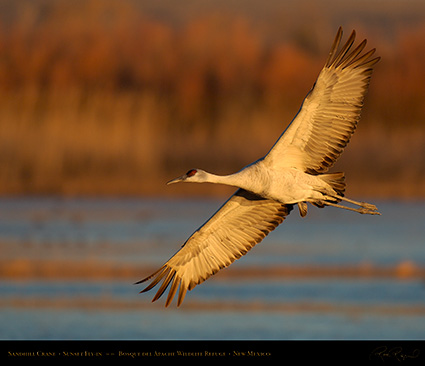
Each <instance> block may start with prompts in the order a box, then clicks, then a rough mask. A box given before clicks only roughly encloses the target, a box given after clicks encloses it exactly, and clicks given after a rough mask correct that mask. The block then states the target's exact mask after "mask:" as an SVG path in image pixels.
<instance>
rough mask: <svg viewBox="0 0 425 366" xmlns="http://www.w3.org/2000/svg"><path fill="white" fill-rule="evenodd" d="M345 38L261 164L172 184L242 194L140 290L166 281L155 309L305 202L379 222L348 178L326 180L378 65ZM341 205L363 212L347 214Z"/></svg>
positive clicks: (193, 173) (196, 174)
mask: <svg viewBox="0 0 425 366" xmlns="http://www.w3.org/2000/svg"><path fill="white" fill-rule="evenodd" d="M341 37H342V30H341V28H340V29H339V30H338V33H337V36H336V38H335V41H334V43H333V46H332V48H331V51H330V53H329V57H328V60H327V61H326V63H325V66H324V68H323V69H322V71H321V72H320V74H319V77H318V78H317V81H316V83H315V84H314V86H313V88H312V89H311V90H310V92H309V93H308V95H307V97H306V98H305V99H304V102H303V105H302V107H301V109H300V111H299V112H298V114H297V115H296V117H295V118H294V119H293V121H292V122H291V123H290V124H289V126H288V127H287V129H286V130H285V131H284V132H283V134H282V135H281V136H280V137H279V139H278V140H277V141H276V143H275V144H274V145H273V147H272V148H271V150H270V151H269V152H268V153H267V154H266V155H265V156H264V157H263V158H261V159H259V160H257V161H256V162H254V163H252V164H250V165H248V166H247V167H245V168H243V169H242V170H240V171H239V172H237V173H234V174H230V175H225V176H219V175H215V174H211V173H207V172H206V171H204V170H201V169H191V170H189V171H188V172H187V173H186V174H184V175H182V176H181V177H179V178H176V179H173V180H172V181H170V182H168V183H169V184H171V183H177V182H193V183H216V184H225V185H230V186H235V187H237V188H238V190H237V191H236V192H235V194H234V195H233V196H231V197H230V198H229V200H228V201H227V202H226V203H225V204H224V205H223V206H222V207H221V208H220V209H219V210H218V211H217V212H216V213H215V214H214V215H213V216H212V217H211V218H210V219H209V220H208V221H207V222H206V223H205V224H204V225H202V226H201V227H200V228H199V229H198V230H196V231H195V232H194V233H193V234H192V235H191V236H190V237H189V239H188V240H187V241H186V242H185V243H184V244H183V246H182V248H181V249H180V250H179V251H178V252H177V253H176V254H175V255H174V256H173V257H172V258H170V260H169V261H168V262H166V263H165V264H164V265H163V266H162V267H161V268H160V269H159V270H158V271H157V272H155V273H154V274H152V275H151V276H149V277H147V278H145V279H143V280H142V281H139V282H138V283H141V282H144V281H147V280H149V279H153V281H152V282H151V284H150V285H149V286H148V287H147V288H146V289H144V290H143V292H144V291H148V290H150V289H151V288H153V287H154V286H156V285H157V284H158V283H159V282H161V281H163V282H162V285H161V286H160V288H159V290H158V292H157V294H156V295H155V297H154V299H153V301H155V300H157V299H158V298H159V297H160V296H161V295H162V294H163V293H164V291H165V290H166V288H167V287H168V285H170V284H171V288H170V291H169V294H168V297H167V300H166V306H168V305H169V304H170V302H171V300H172V299H173V297H174V295H175V294H176V292H177V290H178V289H179V296H178V305H180V304H181V303H182V301H183V299H184V296H185V294H186V291H187V290H191V289H192V288H193V287H194V286H196V285H197V284H199V283H201V282H203V281H205V280H206V279H207V278H208V277H209V276H211V275H213V274H214V273H216V272H217V271H218V270H220V269H221V268H224V267H226V266H228V265H230V264H231V263H232V262H233V261H235V260H236V259H238V258H239V257H240V256H242V255H244V254H246V252H247V251H248V250H250V249H251V248H252V247H253V246H254V245H256V244H257V243H259V242H260V241H261V240H262V239H263V238H264V237H265V236H266V235H267V234H268V233H269V232H270V231H272V230H273V229H275V228H276V227H277V226H278V225H279V224H280V223H281V222H282V221H283V220H284V219H285V217H286V216H287V215H288V214H289V212H290V211H291V210H292V208H293V205H295V204H297V205H298V208H299V212H300V214H301V216H303V217H304V216H305V215H306V214H307V204H306V202H309V203H311V204H313V205H315V206H318V207H325V206H334V207H339V208H343V209H348V210H352V211H356V212H359V213H362V214H372V215H379V212H378V211H377V209H376V207H375V206H374V205H372V204H369V203H364V202H356V201H354V200H351V199H349V198H346V197H344V192H345V177H344V174H343V173H327V171H328V169H329V168H330V167H332V166H333V164H334V163H335V161H336V160H337V159H338V157H339V156H340V155H341V154H342V152H343V150H344V148H345V146H346V145H347V143H348V142H349V140H350V137H351V135H352V134H353V132H354V131H355V128H356V125H357V122H358V120H359V119H360V112H361V108H362V105H363V100H364V96H365V94H366V91H367V88H368V85H369V81H370V77H371V74H372V67H373V66H374V65H375V64H376V63H377V62H378V61H379V58H374V59H371V56H372V54H373V53H374V50H371V51H369V52H367V53H364V54H362V51H363V49H364V47H365V45H366V41H363V42H361V43H360V44H359V45H358V46H357V47H356V48H355V49H354V50H351V46H352V44H353V42H354V38H355V32H354V31H353V33H352V34H351V36H350V37H349V39H348V40H347V42H346V43H345V44H344V45H343V46H342V48H341V49H338V48H339V45H340V41H341ZM341 201H346V202H349V203H351V204H353V205H356V206H359V207H349V206H343V205H341V204H339V203H340V202H341Z"/></svg>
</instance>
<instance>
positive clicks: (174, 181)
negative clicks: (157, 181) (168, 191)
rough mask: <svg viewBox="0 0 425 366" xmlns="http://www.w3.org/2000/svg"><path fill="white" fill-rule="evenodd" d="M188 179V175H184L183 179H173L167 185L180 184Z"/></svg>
mask: <svg viewBox="0 0 425 366" xmlns="http://www.w3.org/2000/svg"><path fill="white" fill-rule="evenodd" d="M186 178H187V175H186V174H184V175H182V176H181V177H178V178H176V179H172V180H170V181H169V182H167V185H168V184H174V183H178V182H183V181H184V180H185V179H186Z"/></svg>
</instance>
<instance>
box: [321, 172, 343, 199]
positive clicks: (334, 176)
mask: <svg viewBox="0 0 425 366" xmlns="http://www.w3.org/2000/svg"><path fill="white" fill-rule="evenodd" d="M320 178H321V179H322V180H323V181H324V182H325V183H327V184H329V185H330V186H331V187H332V189H333V190H334V191H335V192H336V193H337V194H338V196H341V197H344V192H345V175H344V173H342V172H339V173H330V174H322V175H320Z"/></svg>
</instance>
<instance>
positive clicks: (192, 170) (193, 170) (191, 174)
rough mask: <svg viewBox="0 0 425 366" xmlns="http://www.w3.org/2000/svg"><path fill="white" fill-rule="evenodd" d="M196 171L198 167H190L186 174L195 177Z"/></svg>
mask: <svg viewBox="0 0 425 366" xmlns="http://www.w3.org/2000/svg"><path fill="white" fill-rule="evenodd" d="M196 172H197V170H196V169H190V170H189V171H188V172H187V173H186V175H187V176H188V177H193V176H194V175H195V174H196Z"/></svg>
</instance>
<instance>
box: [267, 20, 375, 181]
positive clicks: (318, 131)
mask: <svg viewBox="0 0 425 366" xmlns="http://www.w3.org/2000/svg"><path fill="white" fill-rule="evenodd" d="M355 36H356V35H355V32H354V31H353V32H352V33H351V35H350V37H349V38H348V40H347V42H346V43H345V44H344V45H343V46H342V48H341V49H340V50H338V48H339V45H340V42H341V37H342V29H341V28H339V30H338V33H337V35H336V38H335V41H334V43H333V45H332V48H331V51H330V53H329V57H328V60H327V61H326V64H325V66H324V67H323V69H322V71H321V72H320V74H319V77H318V78H317V81H316V83H315V84H314V86H313V88H312V90H310V92H309V94H308V95H307V97H306V98H305V99H304V102H303V104H302V107H301V109H300V111H299V112H298V114H297V115H296V117H295V118H294V120H293V121H292V122H291V124H290V125H289V126H288V128H287V129H286V130H285V131H284V133H283V134H282V135H281V136H280V138H279V140H278V141H277V142H276V144H275V145H274V146H273V147H272V149H271V150H270V152H269V153H268V154H267V155H266V157H265V159H264V160H265V162H268V163H269V164H271V165H274V166H281V167H292V168H297V169H300V170H303V171H304V172H307V173H310V174H318V173H323V172H325V171H327V170H328V169H329V168H330V167H331V166H333V165H334V163H335V161H336V160H337V159H338V157H339V156H340V155H341V153H342V152H343V150H344V148H345V146H346V145H347V143H348V141H349V140H350V138H351V135H352V134H353V132H354V130H355V128H356V125H357V122H358V120H359V119H360V112H361V108H362V106H363V99H364V96H365V94H366V92H367V89H368V86H369V81H370V77H371V74H372V68H373V66H374V65H375V64H376V63H377V62H378V61H379V59H380V58H379V57H376V58H371V57H372V55H373V54H374V52H375V49H372V50H371V51H369V52H366V53H364V54H362V51H363V49H364V48H365V46H366V40H364V41H363V42H361V43H360V44H359V45H358V46H357V47H356V48H354V49H353V50H352V45H353V43H354V39H355Z"/></svg>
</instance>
